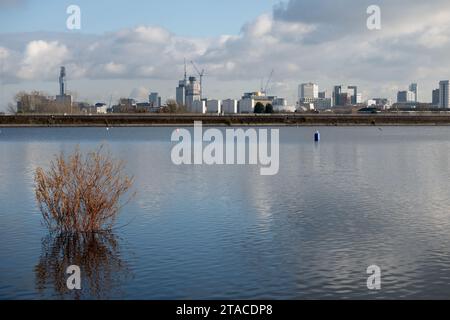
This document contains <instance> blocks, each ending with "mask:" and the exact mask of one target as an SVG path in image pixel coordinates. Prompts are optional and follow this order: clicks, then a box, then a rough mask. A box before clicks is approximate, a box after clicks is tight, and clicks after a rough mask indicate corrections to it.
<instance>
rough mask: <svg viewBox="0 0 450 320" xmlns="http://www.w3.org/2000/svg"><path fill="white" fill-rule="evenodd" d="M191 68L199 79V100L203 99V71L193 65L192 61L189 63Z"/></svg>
mask: <svg viewBox="0 0 450 320" xmlns="http://www.w3.org/2000/svg"><path fill="white" fill-rule="evenodd" d="M191 63H192V66H194V69H195V71H196V72H197V74H198V76H199V77H200V100H202V99H203V77H204V76H205V69H202V71H201V72H200V70H199V69H198V68H197V66H196V65H195V63H194V61H191Z"/></svg>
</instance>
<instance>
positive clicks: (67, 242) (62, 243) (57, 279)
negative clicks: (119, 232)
mask: <svg viewBox="0 0 450 320" xmlns="http://www.w3.org/2000/svg"><path fill="white" fill-rule="evenodd" d="M70 265H77V266H79V267H80V269H81V290H73V291H71V290H69V289H68V288H67V286H66V280H67V278H68V277H69V275H67V274H66V269H67V267H69V266H70ZM35 274H36V289H37V291H38V292H39V293H40V294H41V295H43V294H44V292H46V291H47V290H53V292H54V294H55V295H56V296H57V297H58V298H75V299H83V298H84V299H92V298H96V299H106V298H108V297H109V296H110V295H111V293H112V292H114V291H117V290H120V285H121V283H122V282H123V281H124V280H125V279H126V278H128V276H129V270H128V267H127V265H126V263H125V262H124V261H123V260H122V259H121V257H120V250H119V242H118V240H117V238H116V237H115V235H114V234H112V233H110V232H105V233H75V234H69V235H68V234H59V235H50V236H47V237H46V238H44V239H43V240H42V252H41V256H40V258H39V262H38V264H37V265H36V267H35Z"/></svg>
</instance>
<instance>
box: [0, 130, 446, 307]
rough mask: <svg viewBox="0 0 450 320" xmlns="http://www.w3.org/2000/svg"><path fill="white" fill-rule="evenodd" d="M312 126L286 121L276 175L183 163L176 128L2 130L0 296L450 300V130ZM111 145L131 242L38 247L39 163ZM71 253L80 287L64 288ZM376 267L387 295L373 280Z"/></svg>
mask: <svg viewBox="0 0 450 320" xmlns="http://www.w3.org/2000/svg"><path fill="white" fill-rule="evenodd" d="M315 130H317V128H306V127H305V128H281V129H280V172H279V174H278V175H276V176H270V177H268V176H261V175H260V174H259V168H258V167H255V166H175V165H174V164H173V163H172V162H171V160H170V153H171V147H172V143H171V142H170V136H171V133H172V131H173V128H113V129H111V130H109V131H106V130H105V129H104V128H82V129H79V128H48V129H46V128H29V129H24V128H17V129H16V128H7V129H2V131H3V133H2V135H0V299H36V298H45V299H54V298H61V297H62V298H64V299H72V298H79V299H90V298H96V297H100V298H112V299H124V298H125V299H158V300H161V299H320V298H326V299H350V298H357V299H361V298H362V299H366V298H367V299H378V298H388V299H389V298H408V299H415V298H419V299H424V298H435V299H447V298H448V297H449V295H448V293H449V292H450V197H449V196H448V190H449V189H450V139H449V137H450V127H426V128H423V127H401V128H396V127H389V128H383V131H380V130H378V129H377V128H357V127H349V128H334V127H324V128H320V132H321V138H322V139H321V142H320V144H315V143H314V141H313V134H314V131H315ZM103 141H107V143H108V145H109V146H110V147H111V151H112V152H113V155H114V156H115V157H117V158H119V159H124V160H125V161H126V162H127V169H128V170H129V171H128V172H127V173H128V174H130V175H134V176H135V177H136V182H135V188H136V190H138V195H137V197H136V198H135V201H133V202H132V203H130V204H129V205H128V206H127V207H126V208H125V210H123V211H122V212H121V214H120V215H119V217H118V220H117V224H118V225H119V226H122V225H126V227H125V228H120V229H117V230H115V235H116V236H117V237H120V239H123V241H122V240H120V241H119V240H118V238H115V237H114V235H110V234H107V235H89V236H87V235H78V236H75V237H74V236H72V237H57V236H52V237H48V238H45V239H44V241H43V244H42V248H41V238H42V236H43V234H45V232H46V231H45V230H44V229H43V228H42V226H41V221H42V217H41V214H40V212H39V209H38V208H37V206H36V202H35V196H34V190H33V183H34V182H33V173H34V171H35V169H36V167H37V166H40V167H44V168H45V167H46V166H48V160H49V158H50V157H52V156H53V155H55V154H59V152H60V151H65V152H66V153H67V152H69V151H71V150H73V148H74V147H75V146H76V145H77V144H80V147H81V149H82V150H92V149H94V148H95V147H96V146H98V144H100V143H102V142H103ZM130 221H132V222H131V223H130ZM119 244H120V246H119ZM119 247H120V250H119ZM129 248H132V252H130V250H129ZM125 261H126V263H125ZM36 264H37V266H36ZM72 264H77V265H79V266H80V267H81V272H82V291H81V292H69V291H68V290H67V289H66V280H67V277H68V275H67V274H66V273H65V271H66V268H67V267H68V266H70V265H72ZM370 265H378V266H379V267H380V268H381V270H382V290H380V291H376V292H375V291H369V290H368V289H367V274H366V270H367V267H368V266H370ZM35 266H36V267H35ZM129 269H130V270H132V271H133V277H130V276H129V275H130V273H129ZM125 280H126V281H125ZM36 289H37V290H36Z"/></svg>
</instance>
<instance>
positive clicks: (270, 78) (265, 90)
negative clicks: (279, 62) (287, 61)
mask: <svg viewBox="0 0 450 320" xmlns="http://www.w3.org/2000/svg"><path fill="white" fill-rule="evenodd" d="M274 73H275V70H274V69H272V72H270V75H269V78H268V79H267V82H266V86H265V87H264V90H263V93H264V94H265V95H267V90H268V89H269V84H270V81H272V77H273V74H274Z"/></svg>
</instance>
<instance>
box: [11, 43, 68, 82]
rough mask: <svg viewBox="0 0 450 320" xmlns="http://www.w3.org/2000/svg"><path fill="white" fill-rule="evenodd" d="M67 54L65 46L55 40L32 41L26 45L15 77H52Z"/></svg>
mask: <svg viewBox="0 0 450 320" xmlns="http://www.w3.org/2000/svg"><path fill="white" fill-rule="evenodd" d="M68 55H69V50H68V49H67V47H66V46H64V45H61V44H59V43H58V42H57V41H53V42H46V41H43V40H37V41H32V42H30V43H29V44H28V45H27V47H26V50H25V53H24V57H23V60H22V62H21V65H20V67H19V69H18V72H17V77H18V78H21V79H26V80H30V79H36V78H42V79H48V78H51V77H52V75H53V77H54V75H55V74H57V73H58V66H60V65H62V64H63V63H64V61H65V59H66V58H67V57H68Z"/></svg>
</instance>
